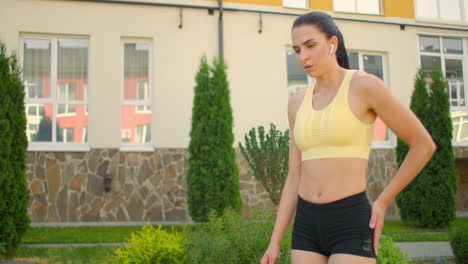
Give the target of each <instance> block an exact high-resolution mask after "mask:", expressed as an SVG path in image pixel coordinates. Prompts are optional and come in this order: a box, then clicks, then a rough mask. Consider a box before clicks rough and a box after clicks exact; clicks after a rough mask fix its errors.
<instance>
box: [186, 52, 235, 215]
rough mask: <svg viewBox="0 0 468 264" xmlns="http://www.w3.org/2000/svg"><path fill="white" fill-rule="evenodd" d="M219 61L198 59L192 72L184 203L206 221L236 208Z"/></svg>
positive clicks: (227, 100)
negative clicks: (195, 71)
mask: <svg viewBox="0 0 468 264" xmlns="http://www.w3.org/2000/svg"><path fill="white" fill-rule="evenodd" d="M225 69H226V66H225V64H224V62H223V61H222V60H214V61H213V67H210V66H209V65H208V63H207V62H206V57H203V58H202V59H201V63H200V68H199V70H198V73H197V75H196V83H197V84H196V86H195V97H194V102H193V109H192V128H191V130H190V144H189V153H190V158H189V170H188V176H187V183H188V206H189V213H190V215H191V217H192V219H193V220H195V221H207V220H208V214H209V213H210V211H211V210H215V211H216V212H217V213H218V214H219V215H221V214H222V213H223V211H224V209H226V208H231V209H233V210H235V211H238V212H239V211H240V209H241V206H242V201H241V198H240V186H239V172H238V168H237V163H236V157H235V150H234V148H233V143H234V135H233V132H232V126H233V117H232V109H231V105H230V97H229V87H228V82H227V77H226V72H225Z"/></svg>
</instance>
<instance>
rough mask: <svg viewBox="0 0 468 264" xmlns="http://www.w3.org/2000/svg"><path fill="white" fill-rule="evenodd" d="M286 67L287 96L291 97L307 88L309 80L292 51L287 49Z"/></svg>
mask: <svg viewBox="0 0 468 264" xmlns="http://www.w3.org/2000/svg"><path fill="white" fill-rule="evenodd" d="M286 67H287V74H288V76H287V78H288V94H289V95H292V94H294V93H295V92H297V91H298V90H301V89H305V88H307V85H308V83H309V80H308V79H309V78H308V76H307V74H306V73H305V72H304V69H303V68H302V67H301V66H300V65H299V63H298V62H297V59H296V54H295V53H294V51H293V50H292V49H291V48H290V47H288V48H287V49H286Z"/></svg>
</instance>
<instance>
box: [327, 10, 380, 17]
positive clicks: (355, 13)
mask: <svg viewBox="0 0 468 264" xmlns="http://www.w3.org/2000/svg"><path fill="white" fill-rule="evenodd" d="M334 12H335V13H336V14H345V15H364V16H376V17H386V15H385V14H372V13H358V12H346V11H337V10H334Z"/></svg>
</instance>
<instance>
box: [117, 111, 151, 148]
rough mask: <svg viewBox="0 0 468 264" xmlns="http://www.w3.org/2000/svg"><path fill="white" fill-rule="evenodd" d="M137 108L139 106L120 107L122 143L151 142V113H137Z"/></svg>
mask: <svg viewBox="0 0 468 264" xmlns="http://www.w3.org/2000/svg"><path fill="white" fill-rule="evenodd" d="M137 107H139V106H137V105H125V106H122V132H121V140H122V142H127V143H149V142H151V111H149V112H148V113H139V112H138V111H137Z"/></svg>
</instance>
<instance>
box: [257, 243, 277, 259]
mask: <svg viewBox="0 0 468 264" xmlns="http://www.w3.org/2000/svg"><path fill="white" fill-rule="evenodd" d="M279 256H280V246H279V245H276V244H272V243H270V245H269V246H268V249H267V250H266V252H265V254H264V255H263V257H262V260H261V261H260V264H274V263H275V262H276V260H278V258H279Z"/></svg>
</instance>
